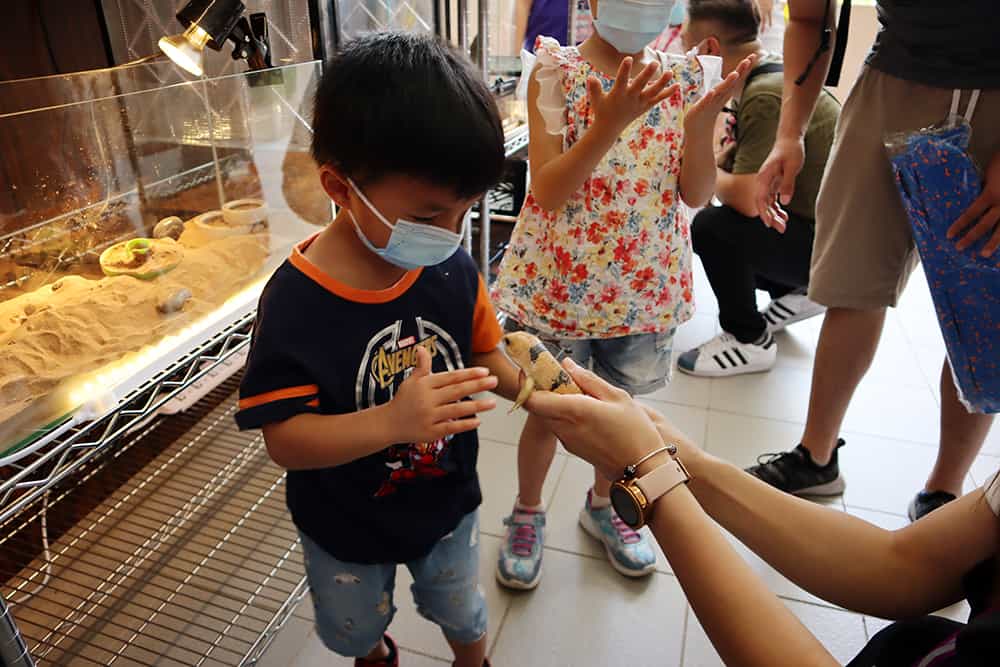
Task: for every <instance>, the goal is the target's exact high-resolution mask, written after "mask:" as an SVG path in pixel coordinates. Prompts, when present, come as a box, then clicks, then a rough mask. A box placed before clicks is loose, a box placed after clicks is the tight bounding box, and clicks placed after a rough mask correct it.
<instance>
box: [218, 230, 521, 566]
mask: <svg viewBox="0 0 1000 667" xmlns="http://www.w3.org/2000/svg"><path fill="white" fill-rule="evenodd" d="M311 241H312V239H310V240H307V241H305V242H304V243H302V244H301V245H299V246H298V247H296V248H295V250H294V251H293V252H292V256H291V257H290V258H289V259H288V260H287V261H285V262H284V263H283V264H282V265H281V266H280V267H279V268H278V270H277V271H276V272H275V273H274V275H273V276H272V277H271V279H270V281H268V283H267V286H266V287H265V288H264V291H263V293H262V294H261V298H260V304H259V307H258V311H257V322H256V325H255V327H254V333H253V341H252V343H251V347H250V356H249V359H248V360H247V365H246V370H245V373H244V377H243V382H242V384H241V385H240V403H239V412H237V414H236V422H237V424H238V425H239V427H240V428H241V429H251V428H259V427H261V426H264V425H265V424H269V423H274V422H280V421H284V420H286V419H289V418H291V417H294V416H295V415H298V414H302V413H314V414H323V415H337V414H348V413H352V412H357V411H359V410H364V409H366V408H370V407H373V406H376V405H381V404H383V403H387V402H388V401H389V400H391V399H392V397H393V395H394V394H395V392H396V390H397V389H398V388H399V385H400V384H401V383H402V382H403V380H404V379H405V378H406V377H407V376H408V375H409V373H410V371H411V370H412V368H413V366H414V364H415V363H416V355H415V351H416V347H417V346H418V345H423V346H426V347H427V349H428V350H429V351H430V352H431V354H432V360H433V370H434V372H441V371H448V370H455V369H459V368H464V367H466V366H467V365H468V364H469V363H470V359H471V355H472V354H474V353H479V352H489V351H491V350H493V349H495V348H496V346H497V345H498V344H499V342H500V337H501V331H500V327H499V325H498V324H497V321H496V316H495V313H494V311H493V307H492V306H491V305H490V302H489V298H488V296H487V293H486V288H485V286H484V284H483V282H482V279H481V278H480V276H479V272H478V271H477V270H476V266H475V264H474V262H473V260H472V258H471V257H469V255H468V254H467V253H466V252H465V251H464V250H459V251H458V252H456V253H455V254H454V255H453V256H452V257H451V258H450V259H448V260H447V261H445V262H444V263H442V264H439V265H437V266H433V267H427V268H424V269H418V270H415V271H410V272H408V273H407V274H406V275H405V276H403V278H402V279H401V280H400V281H399V282H398V283H397V284H396V285H394V286H393V287H391V288H389V289H386V290H382V291H363V290H358V289H355V288H352V287H349V286H347V285H345V284H343V283H340V282H338V281H336V280H334V279H333V278H332V277H330V276H329V275H327V274H325V273H324V272H322V271H321V270H320V269H319V268H318V267H317V266H316V265H314V264H313V263H312V262H310V261H309V260H308V259H307V258H306V257H305V255H304V254H303V252H304V251H305V249H306V248H307V247H308V245H309V243H311ZM478 451H479V444H478V439H477V436H476V433H475V431H472V432H467V433H461V434H459V435H455V436H453V437H451V438H448V439H446V440H439V441H436V442H430V443H399V444H394V445H392V446H390V447H388V448H386V449H385V450H383V451H380V452H377V453H375V454H372V455H370V456H366V457H365V458H362V459H359V460H356V461H352V462H351V463H346V464H344V465H340V466H336V467H332V468H322V469H314V470H290V471H288V479H287V491H286V494H287V502H288V509H289V510H290V511H291V514H292V520H293V521H294V522H295V525H296V526H297V527H298V528H299V530H301V531H302V532H303V533H305V534H306V535H308V536H309V537H310V538H311V539H312V540H313V541H314V542H316V543H317V544H319V545H320V546H322V547H323V548H324V549H325V550H326V551H327V552H328V553H330V555H332V556H333V557H334V558H337V559H338V560H342V561H346V562H352V563H404V562H407V561H410V560H413V559H415V558H419V557H421V556H424V555H426V554H427V553H429V552H430V550H431V549H432V548H433V546H434V545H435V543H437V542H438V541H439V540H440V539H441V538H442V537H444V536H445V535H447V534H448V533H450V532H451V531H452V530H454V528H455V526H456V525H458V523H459V521H460V520H461V519H462V517H464V516H465V515H466V514H468V513H469V512H471V511H473V510H474V509H476V508H477V507H478V506H479V504H480V502H481V501H482V495H481V493H480V489H479V479H478V477H477V475H476V458H477V454H478Z"/></svg>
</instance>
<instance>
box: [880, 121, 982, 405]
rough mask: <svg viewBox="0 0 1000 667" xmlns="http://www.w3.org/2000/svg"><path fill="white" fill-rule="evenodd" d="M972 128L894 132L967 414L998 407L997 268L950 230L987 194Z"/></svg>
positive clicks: (895, 153) (900, 179) (896, 157)
mask: <svg viewBox="0 0 1000 667" xmlns="http://www.w3.org/2000/svg"><path fill="white" fill-rule="evenodd" d="M970 133H971V128H970V126H969V124H968V123H967V122H964V121H961V119H959V120H958V121H957V124H955V125H949V126H948V127H943V128H932V129H929V130H924V131H921V132H917V133H912V134H907V135H903V136H897V137H891V138H889V140H887V142H886V146H887V147H888V148H889V151H890V159H891V162H892V168H893V171H894V173H895V175H896V185H897V186H898V187H899V192H900V194H901V195H902V198H903V206H904V208H905V209H906V213H907V215H908V216H909V219H910V224H911V225H912V227H913V236H914V240H915V241H916V244H917V249H918V251H919V252H920V260H921V262H922V263H923V266H924V274H925V275H926V277H927V284H928V285H929V286H930V291H931V296H932V298H933V299H934V307H935V310H936V311H937V316H938V321H939V322H940V324H941V333H942V335H943V336H944V342H945V347H946V348H947V351H948V359H949V360H950V362H951V367H952V371H953V372H954V376H955V386H956V387H957V388H958V393H959V398H960V399H961V400H962V403H963V404H964V405H965V407H966V408H967V409H968V410H969V411H970V412H982V413H996V412H1000V266H998V264H997V259H996V258H995V257H983V256H981V255H980V254H979V251H980V250H981V249H982V247H983V245H985V243H986V241H987V238H988V235H987V238H983V239H980V240H979V241H978V242H976V243H975V244H974V245H973V246H972V247H971V248H967V249H966V250H964V251H961V252H960V251H959V250H957V249H956V247H955V244H956V242H957V240H956V239H948V238H947V236H946V235H947V232H948V228H949V227H950V226H951V225H952V224H953V223H954V222H955V220H957V219H958V217H959V216H960V215H961V214H962V213H963V212H964V211H965V210H966V209H967V208H968V207H969V205H970V204H972V202H973V201H974V200H975V199H976V197H978V196H979V194H980V192H981V191H982V177H981V175H980V172H979V169H978V168H977V166H976V164H975V162H974V161H973V159H972V157H971V156H970V154H969V152H968V146H969V136H970Z"/></svg>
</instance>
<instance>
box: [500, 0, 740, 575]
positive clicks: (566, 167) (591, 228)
mask: <svg viewBox="0 0 1000 667" xmlns="http://www.w3.org/2000/svg"><path fill="white" fill-rule="evenodd" d="M673 5H674V3H673V2H659V3H658V2H657V1H656V0H653V2H649V1H641V2H640V1H638V0H600V3H599V4H598V2H596V1H593V2H591V7H592V10H593V12H594V16H595V21H594V25H595V32H594V34H593V35H591V37H589V38H588V39H587V40H586V41H585V42H584V43H583V44H581V45H580V46H579V47H578V48H577V47H561V46H559V45H558V43H556V41H555V40H552V39H548V38H539V40H538V44H537V48H536V53H537V57H538V63H537V65H536V66H535V68H534V70H533V72H532V74H531V78H530V81H529V85H528V109H529V111H528V113H529V117H528V120H529V128H530V132H531V134H530V145H529V148H528V152H529V159H530V164H531V176H532V187H531V194H530V195H529V197H528V199H527V201H526V202H525V205H524V208H523V212H522V215H521V219H520V220H519V221H518V224H517V226H516V228H515V229H514V233H513V235H512V237H511V242H510V247H509V249H508V251H507V254H506V257H505V258H504V260H503V262H502V264H501V266H500V273H499V276H498V279H497V282H496V288H495V290H494V298H495V300H496V303H497V304H498V305H499V307H500V308H501V309H503V310H504V311H506V312H507V313H508V314H509V315H510V316H511V318H512V320H514V322H513V323H511V328H514V329H517V328H522V329H527V330H530V331H532V332H534V333H536V334H538V335H539V336H540V337H541V338H542V339H543V341H545V342H546V344H547V345H549V346H550V348H552V349H554V350H555V351H557V352H559V353H560V354H562V355H569V356H571V357H572V358H574V359H575V360H576V361H577V362H579V363H581V364H584V365H588V366H591V367H592V368H593V369H594V370H595V372H597V373H598V374H599V375H600V376H601V377H603V378H605V379H607V380H608V381H609V382H611V383H613V384H614V385H616V386H618V387H620V388H622V389H625V390H627V391H628V392H629V393H631V394H643V393H648V392H651V391H654V390H656V389H658V388H660V387H662V386H663V385H664V383H665V380H666V378H667V376H668V375H669V372H670V361H671V356H670V351H671V339H672V337H673V332H674V329H675V328H676V327H677V325H678V324H680V323H681V322H683V321H685V320H687V319H688V318H689V317H690V316H691V314H692V311H693V303H692V294H691V286H692V285H691V241H690V237H689V231H688V219H687V211H686V208H685V207H684V206H683V205H682V203H681V202H682V200H683V202H684V203H685V204H687V205H688V206H694V207H697V206H702V205H704V204H705V203H706V202H707V201H708V199H709V198H710V197H711V195H712V191H713V189H714V186H715V163H714V158H713V152H712V130H713V125H714V121H715V117H716V115H717V114H718V113H719V111H720V110H721V109H722V106H723V104H724V103H725V101H726V100H728V99H729V98H730V97H731V96H732V93H733V92H734V91H735V89H736V88H737V87H738V86H739V85H741V83H742V81H743V79H744V77H745V75H746V73H747V71H748V70H749V68H750V66H751V65H752V59H748V60H746V61H744V62H742V63H741V64H740V66H739V67H738V68H737V70H736V71H735V72H733V73H731V74H729V76H728V77H726V79H725V80H724V81H722V82H721V83H720V84H719V85H717V86H716V87H715V88H714V89H712V90H709V91H708V92H705V90H706V86H705V81H708V80H711V79H712V78H713V77H712V76H711V75H708V74H706V71H707V70H711V69H715V70H716V71H718V70H719V69H720V68H721V62H720V61H719V59H718V58H697V57H696V56H695V55H694V54H689V55H688V56H672V55H667V54H663V53H659V52H656V51H654V50H652V49H650V48H648V47H647V44H649V43H650V42H652V41H653V40H654V39H656V37H657V36H658V35H659V34H660V33H661V32H662V31H663V29H664V28H665V27H666V25H667V22H668V20H669V17H670V14H671V10H672V9H673ZM715 78H717V77H715ZM555 447H556V439H555V436H554V435H553V434H552V433H551V432H550V431H549V430H548V428H547V427H546V426H545V425H544V424H543V423H542V422H541V421H539V420H536V419H533V418H531V417H529V418H528V422H527V424H526V425H525V428H524V431H523V432H522V434H521V440H520V445H519V450H518V479H519V495H518V499H517V502H516V504H515V506H514V511H513V512H512V513H511V515H510V517H508V518H507V519H506V520H505V523H506V524H507V525H508V531H507V535H506V539H505V541H504V544H503V546H502V547H501V553H500V557H499V561H498V565H497V578H498V579H499V581H500V582H501V583H503V584H505V585H507V586H511V587H514V588H522V589H527V588H534V587H535V586H536V585H537V584H538V581H539V577H540V575H541V557H542V527H543V525H544V523H545V514H544V508H543V507H542V501H541V490H542V483H543V482H544V480H545V475H546V473H547V472H548V468H549V465H550V464H551V462H552V457H553V455H554V453H555ZM609 488H610V487H609V482H608V481H607V480H606V479H604V478H603V477H602V476H601V475H600V474H595V483H594V487H593V488H592V489H591V490H590V491H589V492H588V494H587V499H586V502H585V505H584V509H583V511H582V512H581V514H580V523H581V525H582V526H583V527H584V529H585V530H586V531H587V532H588V533H589V534H590V535H592V536H593V537H594V538H596V539H598V540H600V541H601V543H602V544H603V546H604V548H605V551H606V552H607V555H608V558H609V560H610V562H611V564H612V566H614V567H615V569H617V570H618V571H619V572H621V573H622V574H625V575H627V576H643V575H646V574H649V573H650V572H652V571H653V569H654V567H655V561H656V557H655V554H654V551H653V549H652V547H651V545H650V544H649V542H648V540H647V539H646V537H645V536H644V535H640V534H637V533H635V532H634V531H632V530H630V529H629V528H628V527H627V526H625V525H624V524H623V523H622V522H621V521H620V519H619V518H618V516H617V515H616V514H615V513H614V512H613V511H612V509H611V507H610V505H609V501H608V489H609Z"/></svg>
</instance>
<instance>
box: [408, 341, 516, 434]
mask: <svg viewBox="0 0 1000 667" xmlns="http://www.w3.org/2000/svg"><path fill="white" fill-rule="evenodd" d="M496 385H497V379H496V377H494V376H492V375H490V374H489V370H487V369H485V368H465V369H462V370H457V371H449V372H447V373H431V355H430V352H428V351H427V350H426V349H425V348H423V347H419V348H417V365H416V367H415V368H414V369H413V372H412V373H411V374H410V377H408V378H406V380H404V381H403V384H402V385H400V387H399V391H397V392H396V396H395V397H394V398H393V399H392V401H390V402H389V410H390V419H391V424H390V426H389V428H390V431H389V432H390V433H391V434H392V435H391V442H394V443H395V442H433V441H435V440H438V439H440V438H444V437H447V436H449V435H454V434H456V433H463V432H465V431H471V430H472V429H474V428H476V427H478V426H479V417H477V416H476V414H477V413H479V412H486V411H487V410H492V409H493V408H495V407H496V401H495V400H493V399H492V398H489V399H483V400H472V401H463V400H462V399H463V398H466V397H467V396H470V395H472V394H477V393H479V392H481V391H489V390H491V389H493V388H494V387H496Z"/></svg>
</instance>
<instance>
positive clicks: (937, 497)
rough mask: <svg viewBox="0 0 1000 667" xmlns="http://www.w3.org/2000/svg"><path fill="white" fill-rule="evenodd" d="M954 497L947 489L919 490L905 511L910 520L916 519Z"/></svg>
mask: <svg viewBox="0 0 1000 667" xmlns="http://www.w3.org/2000/svg"><path fill="white" fill-rule="evenodd" d="M954 499H955V496H953V495H952V494H950V493H948V492H947V491H919V492H918V493H917V495H916V496H914V498H913V500H911V501H910V506H909V507H908V508H907V510H906V513H907V515H909V517H910V521H916V520H917V519H919V518H921V517H924V516H927V515H928V514H930V513H931V512H933V511H934V510H936V509H937V508H939V507H941V506H942V505H946V504H948V503H950V502H951V501H953V500H954Z"/></svg>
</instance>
